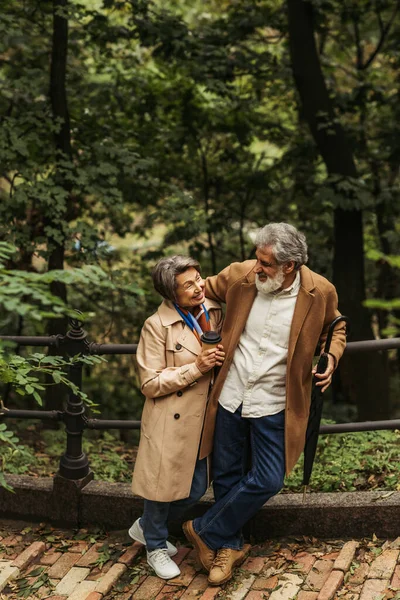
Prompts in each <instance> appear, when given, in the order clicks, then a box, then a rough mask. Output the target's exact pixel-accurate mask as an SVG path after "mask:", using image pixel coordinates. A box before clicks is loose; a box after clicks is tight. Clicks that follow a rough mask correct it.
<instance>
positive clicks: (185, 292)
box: [175, 267, 205, 309]
mask: <svg viewBox="0 0 400 600" xmlns="http://www.w3.org/2000/svg"><path fill="white" fill-rule="evenodd" d="M175 281H176V291H175V295H176V303H177V304H178V305H179V306H182V308H188V309H190V308H193V307H194V306H199V304H202V303H203V302H204V300H205V295H204V286H205V284H204V279H203V278H202V276H201V275H200V273H199V272H198V271H196V269H195V268H194V267H190V268H189V269H187V271H184V273H180V274H179V275H177V276H176V277H175Z"/></svg>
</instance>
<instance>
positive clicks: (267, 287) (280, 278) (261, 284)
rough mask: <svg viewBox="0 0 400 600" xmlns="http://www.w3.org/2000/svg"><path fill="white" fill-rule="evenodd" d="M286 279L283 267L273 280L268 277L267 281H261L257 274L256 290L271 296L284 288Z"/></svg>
mask: <svg viewBox="0 0 400 600" xmlns="http://www.w3.org/2000/svg"><path fill="white" fill-rule="evenodd" d="M284 279H285V274H284V272H283V267H281V268H280V269H278V271H277V272H276V275H275V277H274V278H273V279H271V277H268V279H267V280H266V281H260V279H259V277H258V274H256V288H257V290H258V291H259V292H262V293H263V294H271V293H272V292H276V291H277V290H279V288H281V287H282V284H283V282H284Z"/></svg>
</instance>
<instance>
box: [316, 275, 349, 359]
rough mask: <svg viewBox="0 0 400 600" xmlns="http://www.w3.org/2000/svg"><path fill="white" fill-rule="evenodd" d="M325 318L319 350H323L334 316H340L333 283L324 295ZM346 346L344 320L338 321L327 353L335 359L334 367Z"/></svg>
mask: <svg viewBox="0 0 400 600" xmlns="http://www.w3.org/2000/svg"><path fill="white" fill-rule="evenodd" d="M325 301H326V305H325V320H324V328H323V330H322V334H321V338H320V342H321V352H324V351H325V342H326V338H327V336H328V329H329V325H330V324H331V323H332V321H333V320H334V319H336V317H339V316H340V312H339V310H338V296H337V293H336V289H335V288H334V286H333V285H331V286H330V288H329V291H328V293H327V295H326V296H325ZM345 347H346V325H345V323H344V322H340V323H338V324H337V325H336V327H335V329H334V332H333V335H332V343H331V346H330V349H329V354H332V356H333V357H334V359H335V368H336V367H337V365H338V363H339V360H340V358H341V357H342V354H343V352H344V349H345Z"/></svg>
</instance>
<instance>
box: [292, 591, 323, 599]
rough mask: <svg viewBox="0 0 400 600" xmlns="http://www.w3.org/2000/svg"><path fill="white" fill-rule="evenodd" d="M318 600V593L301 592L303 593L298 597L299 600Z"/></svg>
mask: <svg viewBox="0 0 400 600" xmlns="http://www.w3.org/2000/svg"><path fill="white" fill-rule="evenodd" d="M317 598H318V592H305V591H301V592H299V595H298V596H297V600H317Z"/></svg>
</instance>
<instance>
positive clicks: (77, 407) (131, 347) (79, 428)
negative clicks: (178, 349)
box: [0, 320, 400, 481]
mask: <svg viewBox="0 0 400 600" xmlns="http://www.w3.org/2000/svg"><path fill="white" fill-rule="evenodd" d="M0 339H2V340H4V341H10V342H15V343H16V344H18V346H42V347H55V348H56V349H57V350H59V354H60V355H62V356H71V357H72V356H76V355H107V354H114V355H115V354H136V349H137V344H97V343H95V342H89V340H88V337H87V333H86V331H85V330H84V329H83V328H82V323H81V322H80V321H77V320H71V321H70V329H69V331H68V332H67V334H66V335H55V336H39V337H35V336H32V337H31V336H1V338H0ZM398 348H400V338H392V339H386V340H367V341H360V342H349V343H348V344H347V346H346V350H345V352H346V354H354V353H358V352H372V351H380V350H390V349H398ZM82 369H83V363H82V362H79V361H78V362H75V363H73V364H71V365H70V367H69V373H68V377H69V379H70V381H72V382H73V383H74V384H75V385H76V386H77V387H78V389H79V390H81V389H82ZM1 419H40V420H53V421H60V422H63V423H64V424H65V430H66V450H65V453H64V454H63V455H62V456H61V458H60V467H59V473H58V474H59V476H61V477H63V478H65V479H67V480H71V481H78V480H81V479H84V478H85V477H87V476H88V474H89V472H90V469H89V461H88V458H87V456H86V455H85V453H84V452H83V450H82V437H83V432H84V430H85V429H139V428H140V421H128V420H126V421H125V420H124V421H120V420H106V419H91V418H88V417H87V415H86V407H85V404H84V402H83V400H82V399H81V398H80V396H79V395H77V394H75V393H74V392H73V391H72V390H71V389H69V391H68V399H67V403H66V407H65V409H64V410H51V411H46V410H14V409H8V408H5V407H3V408H1V409H0V420H1ZM382 429H386V430H395V429H400V419H392V420H389V421H367V422H363V423H342V424H336V425H322V426H321V428H320V433H323V434H327V433H329V434H331V433H345V432H356V431H375V430H382Z"/></svg>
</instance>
